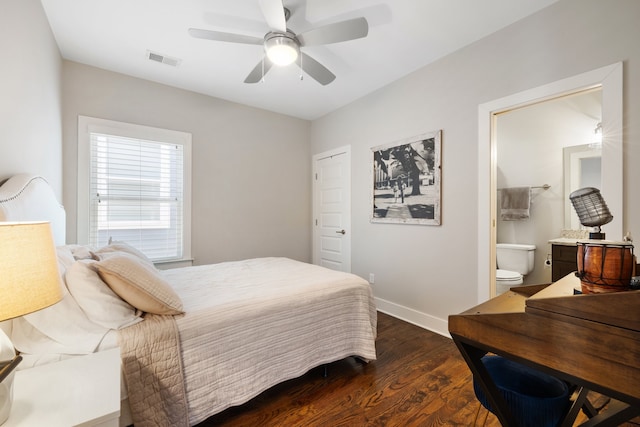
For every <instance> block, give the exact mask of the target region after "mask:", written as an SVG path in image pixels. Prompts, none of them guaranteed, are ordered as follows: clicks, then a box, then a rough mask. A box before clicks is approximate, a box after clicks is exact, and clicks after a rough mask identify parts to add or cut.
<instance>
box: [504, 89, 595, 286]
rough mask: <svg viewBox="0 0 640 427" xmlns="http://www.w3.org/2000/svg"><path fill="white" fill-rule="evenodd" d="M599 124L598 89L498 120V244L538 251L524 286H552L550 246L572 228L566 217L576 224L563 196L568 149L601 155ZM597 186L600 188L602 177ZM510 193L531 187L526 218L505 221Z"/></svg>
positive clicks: (566, 195) (529, 107) (512, 112)
mask: <svg viewBox="0 0 640 427" xmlns="http://www.w3.org/2000/svg"><path fill="white" fill-rule="evenodd" d="M601 122H602V90H601V88H600V87H597V88H594V89H587V90H584V91H580V92H576V93H571V94H567V95H563V96H561V97H558V98H554V99H549V100H547V101H544V102H539V103H535V104H531V105H526V106H524V107H521V108H515V109H512V110H508V111H505V112H502V113H499V114H497V115H496V121H495V125H494V129H493V132H494V133H495V135H496V140H495V146H496V186H497V190H496V202H497V218H496V220H497V222H496V242H497V243H518V244H529V245H535V247H536V250H535V257H534V258H535V261H534V265H533V270H532V271H531V272H530V273H528V274H527V275H525V277H524V282H523V284H524V285H529V284H541V283H550V282H551V266H547V265H545V260H546V259H547V258H548V257H550V253H551V249H550V245H549V244H548V241H549V240H550V239H555V238H558V237H562V236H561V234H562V230H565V229H568V228H570V227H571V220H570V221H569V222H570V223H569V224H565V216H567V215H568V216H569V218H570V219H571V218H572V217H573V216H575V217H576V221H575V222H577V215H575V212H573V209H572V208H571V207H570V206H569V205H568V204H567V203H565V201H567V202H568V201H569V193H565V185H564V177H565V175H566V174H567V173H570V171H565V170H564V169H565V168H564V163H565V162H564V152H565V148H567V149H569V148H573V147H585V146H586V147H589V146H590V145H591V146H592V147H593V148H592V150H591V151H588V150H585V151H581V153H585V155H586V153H588V154H593V155H595V153H596V152H599V151H601V147H600V144H601V143H602V140H601V137H602V134H601V133H599V132H598V133H596V129H598V130H600V129H601V125H600V123H601ZM585 159H595V157H588V158H587V157H585ZM599 159H600V158H599V157H598V160H599ZM569 164H571V162H570V163H569ZM594 166H595V162H594ZM593 186H594V187H597V188H601V180H600V173H599V171H598V177H597V183H595V185H593ZM512 187H530V191H529V193H530V203H529V206H528V215H526V216H527V218H524V219H520V220H505V219H503V215H502V214H501V206H502V197H501V196H502V189H506V188H512ZM575 189H577V188H575ZM504 217H505V218H509V216H508V215H504ZM577 229H579V223H578V224H577V226H576V230H577ZM500 268H504V267H500Z"/></svg>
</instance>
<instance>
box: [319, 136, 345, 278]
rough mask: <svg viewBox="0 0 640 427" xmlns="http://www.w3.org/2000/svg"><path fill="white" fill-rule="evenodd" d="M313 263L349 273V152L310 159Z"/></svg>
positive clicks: (343, 150)
mask: <svg viewBox="0 0 640 427" xmlns="http://www.w3.org/2000/svg"><path fill="white" fill-rule="evenodd" d="M313 263H314V264H317V265H321V266H323V267H327V268H331V269H333V270H339V271H345V272H351V150H350V147H342V148H340V149H337V150H333V151H331V152H327V153H321V154H317V155H315V156H314V157H313Z"/></svg>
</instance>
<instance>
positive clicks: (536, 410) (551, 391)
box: [473, 356, 571, 427]
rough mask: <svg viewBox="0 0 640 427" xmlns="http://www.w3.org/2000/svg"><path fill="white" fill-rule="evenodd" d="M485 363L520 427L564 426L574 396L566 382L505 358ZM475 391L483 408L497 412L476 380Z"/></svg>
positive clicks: (492, 357) (485, 360)
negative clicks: (563, 422)
mask: <svg viewBox="0 0 640 427" xmlns="http://www.w3.org/2000/svg"><path fill="white" fill-rule="evenodd" d="M482 363H483V364H484V366H485V368H486V369H487V371H488V372H489V375H490V376H491V378H492V379H493V382H494V383H495V385H496V387H497V388H498V390H499V391H500V393H501V394H502V396H503V397H504V399H505V401H506V402H507V407H508V408H509V410H510V411H511V413H512V414H513V416H514V417H515V419H516V420H517V422H518V426H520V427H557V426H558V425H560V424H561V423H562V421H563V419H564V417H565V415H566V414H567V412H568V411H569V408H570V406H571V405H570V403H571V402H570V396H571V394H570V392H569V387H568V386H567V384H566V383H565V382H564V381H561V380H559V379H558V378H556V377H553V376H551V375H547V374H545V373H543V372H540V371H538V370H536V369H532V368H529V367H527V366H524V365H522V364H520V363H517V362H514V361H511V360H508V359H505V358H503V357H501V356H484V357H483V358H482ZM473 391H474V392H475V394H476V398H477V399H478V400H479V401H480V403H481V404H482V406H484V407H485V408H487V410H489V411H490V412H493V410H492V409H491V405H490V404H489V402H488V400H487V397H486V395H485V393H484V391H483V390H482V388H481V387H480V385H479V383H478V382H477V381H476V378H474V379H473ZM476 418H477V416H476ZM485 421H486V419H485Z"/></svg>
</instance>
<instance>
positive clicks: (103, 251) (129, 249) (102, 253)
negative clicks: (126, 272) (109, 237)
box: [93, 240, 153, 265]
mask: <svg viewBox="0 0 640 427" xmlns="http://www.w3.org/2000/svg"><path fill="white" fill-rule="evenodd" d="M122 252H124V253H128V254H130V255H134V256H135V257H136V258H139V259H141V260H142V261H144V262H147V263H149V264H151V265H153V262H152V261H151V260H150V259H149V258H148V257H147V256H146V255H145V254H143V253H142V251H140V250H138V249H136V248H134V247H133V246H131V245H130V244H128V243H126V242H121V241H119V240H116V241H113V242H111V243H109V244H108V245H107V246H103V247H101V248H100V249H98V250H96V251H93V259H95V260H96V261H101V260H103V259H105V258H106V257H108V256H111V255H113V254H119V253H122Z"/></svg>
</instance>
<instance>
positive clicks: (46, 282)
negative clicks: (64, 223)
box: [0, 222, 62, 320]
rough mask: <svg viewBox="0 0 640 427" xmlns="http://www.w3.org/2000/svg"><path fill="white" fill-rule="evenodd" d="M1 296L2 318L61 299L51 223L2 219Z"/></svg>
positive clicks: (12, 316) (0, 255)
mask: <svg viewBox="0 0 640 427" xmlns="http://www.w3.org/2000/svg"><path fill="white" fill-rule="evenodd" d="M0 295H1V297H0V320H7V319H12V318H14V317H18V316H22V315H25V314H28V313H32V312H34V311H37V310H40V309H43V308H45V307H48V306H50V305H53V304H55V303H56V302H58V301H60V300H61V299H62V286H61V282H60V273H59V270H58V261H57V256H56V250H55V244H54V242H53V234H52V232H51V225H50V224H49V223H48V222H0Z"/></svg>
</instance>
